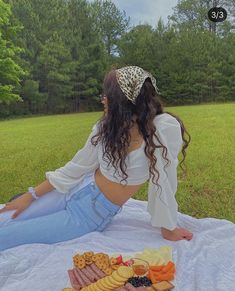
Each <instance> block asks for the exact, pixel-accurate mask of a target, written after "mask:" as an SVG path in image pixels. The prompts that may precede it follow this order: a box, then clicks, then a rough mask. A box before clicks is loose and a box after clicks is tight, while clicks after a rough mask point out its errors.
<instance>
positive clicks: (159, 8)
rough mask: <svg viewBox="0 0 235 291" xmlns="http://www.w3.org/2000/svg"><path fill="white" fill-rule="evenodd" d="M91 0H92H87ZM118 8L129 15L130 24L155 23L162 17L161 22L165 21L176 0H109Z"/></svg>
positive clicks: (153, 24) (171, 12)
mask: <svg viewBox="0 0 235 291" xmlns="http://www.w3.org/2000/svg"><path fill="white" fill-rule="evenodd" d="M88 1H92V0H88ZM111 1H112V2H113V3H115V5H116V6H117V7H118V9H120V10H121V11H122V10H125V12H126V15H127V16H130V26H135V25H138V24H145V23H147V24H150V25H152V26H153V27H155V26H156V25H157V22H158V20H159V19H160V17H162V20H163V22H164V23H165V24H166V23H167V21H168V20H167V16H168V15H172V14H173V9H172V8H173V7H175V6H176V5H177V2H178V0H111Z"/></svg>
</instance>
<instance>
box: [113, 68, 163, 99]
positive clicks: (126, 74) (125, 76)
mask: <svg viewBox="0 0 235 291" xmlns="http://www.w3.org/2000/svg"><path fill="white" fill-rule="evenodd" d="M115 71H116V78H117V82H118V84H119V86H120V88H121V90H122V92H123V93H124V94H125V95H126V97H127V98H128V99H129V100H130V101H131V102H132V103H133V104H135V103H136V98H137V96H138V95H139V94H140V90H141V88H142V86H143V84H144V81H145V80H146V79H147V78H150V80H151V82H152V84H153V86H154V88H155V90H156V92H157V93H158V94H160V91H159V89H158V87H157V85H156V79H155V78H154V77H153V76H152V74H150V73H149V72H147V71H145V70H143V69H142V68H140V67H137V66H127V67H123V68H121V69H116V70H115Z"/></svg>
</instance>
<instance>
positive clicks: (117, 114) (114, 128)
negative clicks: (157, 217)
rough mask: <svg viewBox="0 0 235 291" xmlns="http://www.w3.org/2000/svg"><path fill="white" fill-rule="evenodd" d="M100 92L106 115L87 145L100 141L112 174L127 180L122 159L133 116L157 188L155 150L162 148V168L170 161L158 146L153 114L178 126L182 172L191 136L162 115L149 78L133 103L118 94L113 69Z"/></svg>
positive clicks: (125, 154)
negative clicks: (106, 110)
mask: <svg viewBox="0 0 235 291" xmlns="http://www.w3.org/2000/svg"><path fill="white" fill-rule="evenodd" d="M103 93H104V95H106V96H107V100H108V112H107V114H106V113H104V115H103V116H102V117H101V118H100V120H99V123H98V133H97V134H96V135H95V136H93V137H92V139H91V142H92V144H93V145H95V146H96V145H97V143H98V142H99V141H100V140H102V143H103V146H104V156H105V155H107V157H108V161H109V164H110V163H112V165H113V167H114V168H115V173H116V171H117V168H120V169H121V171H122V174H124V175H125V178H124V179H122V181H123V180H125V181H126V178H127V177H128V175H127V174H126V172H125V170H126V168H127V166H126V163H125V159H126V157H127V154H128V152H127V150H128V147H129V144H130V141H131V136H130V128H131V127H132V125H133V124H134V121H133V120H132V118H133V115H134V114H135V115H136V117H137V118H136V123H137V125H138V128H139V131H140V132H141V134H142V136H143V138H144V140H145V143H146V146H145V149H144V151H145V154H146V156H147V157H148V158H149V160H150V173H151V174H152V175H153V176H154V177H156V176H155V174H154V171H155V173H156V174H157V180H156V183H155V184H156V185H158V187H159V186H160V185H159V184H158V180H159V176H160V174H159V172H158V170H157V169H156V167H155V166H156V163H157V159H156V157H155V156H154V151H155V149H156V147H157V148H163V152H162V157H163V158H164V159H165V160H166V161H167V164H166V165H165V166H167V165H168V163H169V162H170V161H169V159H168V158H167V148H166V147H165V146H164V145H163V144H162V143H161V141H160V140H159V137H158V136H157V134H156V128H155V126H154V123H153V119H154V118H155V116H156V115H159V114H162V113H168V114H170V115H172V116H174V117H175V118H176V119H177V120H178V122H179V123H180V126H181V134H182V139H183V146H182V154H183V159H182V160H181V162H180V164H179V165H180V167H181V169H182V170H183V171H184V169H183V167H182V163H183V161H184V160H185V156H186V152H185V149H186V148H187V147H188V144H189V142H190V140H191V136H190V135H189V133H188V132H187V130H186V129H185V126H184V124H183V122H182V120H181V119H180V118H179V117H178V116H176V115H174V114H172V113H170V112H167V111H164V112H163V102H162V101H161V98H160V96H159V95H158V94H157V93H156V90H155V88H154V87H153V85H152V83H151V80H150V79H149V78H148V79H146V80H145V82H144V84H143V86H142V88H141V91H140V94H139V95H138V97H137V98H136V104H133V103H132V102H131V101H130V100H129V99H127V97H126V96H125V95H124V94H123V93H122V91H121V89H120V87H119V85H118V82H117V79H116V73H115V70H111V71H110V72H109V73H108V74H106V76H105V79H104V83H103ZM186 134H187V135H188V140H187V139H186V136H185V135H186ZM97 136H98V139H96V141H94V140H93V139H94V138H95V137H97ZM153 136H155V138H156V139H157V141H158V142H159V144H160V145H156V144H155V143H154V142H153ZM118 163H119V165H118ZM165 166H164V171H165ZM152 181H153V180H152ZM153 183H154V181H153ZM160 187H161V186H160Z"/></svg>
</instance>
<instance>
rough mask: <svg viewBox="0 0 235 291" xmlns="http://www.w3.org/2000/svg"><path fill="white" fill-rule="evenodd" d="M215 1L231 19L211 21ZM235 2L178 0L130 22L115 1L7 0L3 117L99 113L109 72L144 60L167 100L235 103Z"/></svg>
mask: <svg viewBox="0 0 235 291" xmlns="http://www.w3.org/2000/svg"><path fill="white" fill-rule="evenodd" d="M214 2H216V4H217V5H221V6H223V7H225V8H226V10H227V12H228V15H229V17H228V18H227V19H226V20H225V21H224V22H220V23H212V22H211V21H210V20H209V19H208V17H207V12H208V10H209V9H210V8H211V7H212V6H213V3H214ZM234 8H235V1H233V0H224V1H210V0H184V1H178V4H177V5H176V7H175V8H174V12H173V14H172V15H171V16H169V17H168V23H167V24H164V23H163V21H162V19H160V20H159V21H158V22H157V23H156V26H155V27H153V26H151V25H148V24H140V25H135V26H131V25H130V18H129V17H128V16H127V15H126V13H125V11H121V10H119V9H118V8H117V6H116V5H115V4H114V3H113V2H112V1H109V0H94V1H92V2H89V1H86V0H50V1H46V0H17V1H14V0H0V117H1V118H4V117H8V116H12V115H25V114H54V113H56V114H57V113H69V112H79V111H92V110H100V108H101V107H100V102H99V95H100V94H101V93H102V81H103V78H104V75H105V73H106V72H107V71H108V70H110V69H111V68H112V67H121V66H124V65H137V66H141V67H143V68H144V69H146V70H148V71H150V72H151V73H152V74H153V75H154V76H155V77H156V80H157V85H158V87H159V89H160V92H161V97H162V100H163V102H164V104H165V105H182V104H199V103H202V102H218V101H222V102H223V101H234V100H235V49H234V47H235V33H234V24H233V17H234V16H235V15H234V13H235V9H234Z"/></svg>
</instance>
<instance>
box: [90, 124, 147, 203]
mask: <svg viewBox="0 0 235 291" xmlns="http://www.w3.org/2000/svg"><path fill="white" fill-rule="evenodd" d="M131 140H138V142H137V143H134V142H133V143H132V142H131V146H130V147H129V149H128V153H129V152H131V151H133V150H136V149H138V148H139V147H140V145H141V144H142V142H143V137H142V136H140V134H139V133H138V130H136V129H135V128H134V129H133V130H132V131H131ZM95 182H96V185H97V186H98V188H99V189H100V191H101V192H102V193H103V194H104V195H105V197H106V198H107V199H109V200H110V201H111V202H113V203H114V204H117V205H120V206H121V205H123V204H124V203H125V202H126V201H127V200H128V199H129V198H130V197H131V196H133V195H134V194H135V193H137V192H138V191H139V189H140V188H141V187H142V186H143V185H144V183H142V184H139V185H122V184H120V183H116V182H113V181H111V180H109V179H107V178H106V177H105V176H104V175H103V174H102V173H101V171H100V168H98V169H96V171H95Z"/></svg>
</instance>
